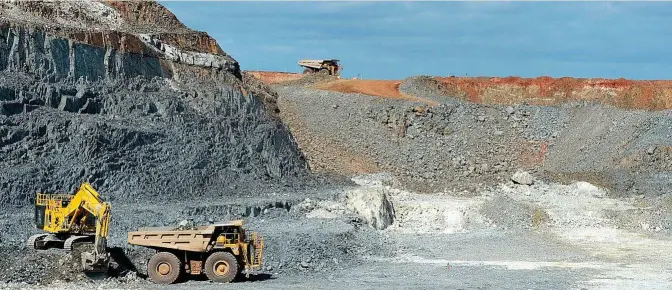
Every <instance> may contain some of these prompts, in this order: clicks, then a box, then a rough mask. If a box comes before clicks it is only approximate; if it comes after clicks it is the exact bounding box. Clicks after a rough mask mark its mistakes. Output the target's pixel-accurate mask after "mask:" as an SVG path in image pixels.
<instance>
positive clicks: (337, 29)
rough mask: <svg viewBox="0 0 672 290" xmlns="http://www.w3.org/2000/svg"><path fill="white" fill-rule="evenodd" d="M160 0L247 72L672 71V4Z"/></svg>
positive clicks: (371, 75) (662, 74)
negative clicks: (330, 63)
mask: <svg viewBox="0 0 672 290" xmlns="http://www.w3.org/2000/svg"><path fill="white" fill-rule="evenodd" d="M159 2H160V3H161V4H163V5H164V6H166V7H167V8H168V9H170V10H171V11H172V12H173V13H175V15H176V16H177V17H178V18H179V19H180V20H181V21H182V22H183V23H185V24H186V25H187V26H189V27H190V28H192V29H196V30H201V31H206V32H208V33H209V34H210V35H211V36H212V37H214V38H215V39H217V41H218V42H219V45H220V46H221V47H222V49H223V50H224V51H226V52H227V53H228V54H230V55H232V56H233V57H234V58H235V59H236V60H238V61H239V62H240V65H241V68H242V69H243V70H273V71H289V72H300V71H301V69H300V68H299V66H298V65H297V64H296V63H297V61H298V60H300V59H319V58H336V59H340V60H341V62H342V65H343V66H344V70H343V72H342V74H343V76H344V77H353V76H357V75H361V77H362V78H364V79H403V78H405V77H408V76H413V75H434V76H449V75H456V76H464V75H469V76H512V75H516V76H522V77H537V76H552V77H563V76H571V77H605V78H620V77H624V78H630V79H670V78H672V75H671V74H672V54H671V53H670V52H672V25H670V24H669V23H670V19H672V2H669V3H665V2H649V3H636V2H534V3H531V2H243V1H241V2H228V1H223V2H216V1H205V2H196V1H183V2H174V1H159Z"/></svg>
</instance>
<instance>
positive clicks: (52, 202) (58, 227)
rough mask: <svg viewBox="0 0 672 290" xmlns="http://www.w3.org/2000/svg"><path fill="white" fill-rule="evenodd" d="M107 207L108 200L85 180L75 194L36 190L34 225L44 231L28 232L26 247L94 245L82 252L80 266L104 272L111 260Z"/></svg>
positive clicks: (71, 247) (70, 249) (38, 248)
mask: <svg viewBox="0 0 672 290" xmlns="http://www.w3.org/2000/svg"><path fill="white" fill-rule="evenodd" d="M110 211H111V206H110V204H109V203H108V202H106V201H104V200H103V199H102V198H101V196H100V194H99V193H98V192H97V191H96V190H95V189H94V188H93V187H92V186H91V184H89V183H88V182H85V183H83V184H82V185H81V186H80V188H79V190H78V191H77V193H75V194H74V195H70V194H54V193H37V197H36V199H35V226H36V227H37V228H38V229H40V230H43V231H45V232H46V233H40V234H36V235H33V236H31V237H30V238H29V239H28V248H30V249H34V250H46V249H51V248H60V249H65V250H66V251H67V252H70V251H72V250H73V247H74V248H77V247H78V246H93V250H91V251H82V252H81V263H82V270H83V271H84V272H105V271H107V270H108V267H109V263H110V254H109V253H108V252H107V235H108V232H109V225H110Z"/></svg>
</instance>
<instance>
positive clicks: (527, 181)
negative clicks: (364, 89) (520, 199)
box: [511, 170, 534, 185]
mask: <svg viewBox="0 0 672 290" xmlns="http://www.w3.org/2000/svg"><path fill="white" fill-rule="evenodd" d="M511 180H512V181H513V182H514V183H516V184H523V185H532V184H533V183H534V180H533V178H532V175H531V174H530V173H528V172H527V171H522V170H518V171H516V173H514V174H513V176H511Z"/></svg>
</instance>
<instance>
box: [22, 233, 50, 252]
mask: <svg viewBox="0 0 672 290" xmlns="http://www.w3.org/2000/svg"><path fill="white" fill-rule="evenodd" d="M48 235H49V234H35V235H32V236H30V238H28V242H27V243H28V249H30V250H35V249H36V247H35V242H36V241H37V240H39V239H42V238H44V237H46V236H48Z"/></svg>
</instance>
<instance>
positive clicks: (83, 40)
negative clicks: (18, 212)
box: [0, 1, 306, 205]
mask: <svg viewBox="0 0 672 290" xmlns="http://www.w3.org/2000/svg"><path fill="white" fill-rule="evenodd" d="M257 93H258V89H256V88H250V87H247V86H246V84H245V83H243V81H242V78H241V74H240V69H239V65H238V63H237V61H236V60H235V59H233V58H232V57H230V56H228V55H227V54H225V53H224V52H223V51H222V49H221V48H220V47H219V45H218V44H217V43H216V41H214V40H213V39H212V38H210V37H209V36H208V35H207V34H205V33H202V32H196V31H191V30H189V29H188V28H186V27H185V26H184V25H183V24H181V23H180V22H179V21H178V20H177V18H175V16H174V15H173V14H172V13H170V12H169V11H168V10H167V9H165V8H164V7H162V6H161V5H159V4H157V3H154V2H92V1H85V2H79V1H78V2H75V1H72V2H27V1H17V2H6V3H5V2H3V3H2V4H0V168H2V173H0V189H1V190H0V191H1V192H2V194H1V195H0V204H13V205H25V204H27V202H29V199H30V198H32V197H33V195H34V193H35V192H36V191H61V192H62V191H66V190H71V191H72V190H74V188H75V187H76V186H78V185H79V184H80V183H81V182H83V181H89V182H91V183H93V185H94V187H96V188H97V189H99V190H101V192H104V193H105V196H107V197H109V198H111V199H112V200H119V199H122V198H123V200H126V201H130V200H135V199H139V198H145V197H150V198H152V199H153V200H157V201H168V200H172V199H184V198H192V197H195V196H204V197H208V196H209V197H212V196H221V195H222V194H233V193H234V192H239V191H237V189H238V188H241V187H242V188H245V189H246V190H250V191H251V190H254V189H255V188H256V187H255V186H264V181H267V182H268V184H276V183H278V182H279V181H280V180H285V179H290V180H291V179H292V178H293V177H296V176H300V175H302V174H303V173H304V172H305V171H306V163H305V161H304V160H303V156H302V155H301V153H300V151H299V150H298V149H297V146H296V144H295V142H294V140H293V138H292V136H291V135H290V133H289V131H288V130H287V129H286V128H285V126H284V125H283V124H282V123H281V122H279V121H278V120H277V118H276V116H275V113H276V112H274V111H273V109H274V108H275V107H274V102H275V100H274V99H273V98H272V97H269V96H268V95H264V96H263V99H260V98H259V97H258V96H257ZM242 193H243V194H246V193H250V192H248V191H246V192H242Z"/></svg>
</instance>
